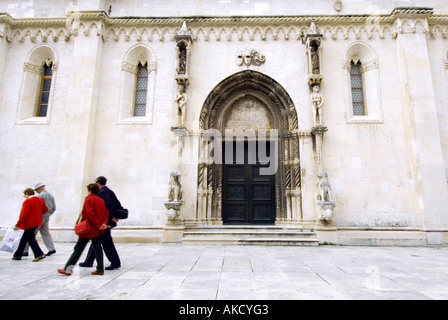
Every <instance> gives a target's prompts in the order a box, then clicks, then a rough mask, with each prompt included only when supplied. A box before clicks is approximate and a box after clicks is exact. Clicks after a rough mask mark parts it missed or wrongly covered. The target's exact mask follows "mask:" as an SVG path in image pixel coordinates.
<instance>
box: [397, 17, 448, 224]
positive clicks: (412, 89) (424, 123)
mask: <svg viewBox="0 0 448 320" xmlns="http://www.w3.org/2000/svg"><path fill="white" fill-rule="evenodd" d="M432 13H433V11H432V9H430V8H397V9H395V10H394V12H393V13H392V15H393V16H395V17H396V20H395V32H396V37H397V54H398V57H397V61H398V66H397V67H398V72H399V74H400V80H401V83H400V84H399V85H400V88H401V95H402V103H403V106H402V110H403V112H404V115H405V121H406V126H405V128H406V135H407V136H406V139H407V145H408V150H409V156H410V159H411V162H412V166H411V168H410V169H411V172H412V178H413V180H414V183H415V185H414V188H415V191H416V195H417V197H416V199H415V201H416V203H415V206H416V208H417V221H418V223H420V224H421V227H424V228H429V229H430V228H436V227H438V228H446V227H447V226H448V211H447V210H446V205H447V203H448V188H447V182H446V172H445V167H444V161H443V153H442V147H441V140H440V139H441V135H440V129H439V123H438V118H437V117H438V116H437V108H436V99H435V94H434V86H433V79H432V76H431V65H430V60H429V54H428V45H427V37H426V33H427V32H428V31H429V28H428V21H427V17H428V16H430V15H431V14H432Z"/></svg>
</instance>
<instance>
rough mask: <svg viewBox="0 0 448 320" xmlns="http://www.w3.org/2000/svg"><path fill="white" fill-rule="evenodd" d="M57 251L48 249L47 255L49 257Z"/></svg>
mask: <svg viewBox="0 0 448 320" xmlns="http://www.w3.org/2000/svg"><path fill="white" fill-rule="evenodd" d="M55 253H56V250H51V251H48V253H47V254H46V256H47V257H48V256H51V255H52V254H55Z"/></svg>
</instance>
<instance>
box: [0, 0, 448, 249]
mask: <svg viewBox="0 0 448 320" xmlns="http://www.w3.org/2000/svg"><path fill="white" fill-rule="evenodd" d="M0 61H2V63H1V64H0V75H1V79H2V81H0V164H1V168H2V169H1V170H0V179H1V182H2V183H1V184H0V212H1V213H0V224H1V225H13V224H15V221H16V220H17V217H18V214H19V211H20V207H21V204H22V201H23V196H22V195H23V194H22V192H23V190H24V189H25V188H27V187H29V186H33V185H34V184H35V183H37V182H44V183H45V184H46V189H47V190H48V191H49V192H51V193H52V194H53V195H54V196H55V199H56V205H57V210H56V212H55V214H54V215H53V216H52V217H51V222H50V227H51V229H52V233H53V236H54V237H55V238H56V240H59V241H72V240H74V238H75V235H74V233H73V225H74V222H75V221H76V218H77V216H78V214H79V212H80V210H81V207H82V204H83V200H84V197H85V196H86V192H87V190H86V185H87V184H88V183H90V182H93V180H94V179H95V178H96V177H97V176H100V175H103V176H106V177H107V179H108V183H107V184H108V186H109V187H110V188H111V189H112V190H114V191H115V193H116V194H117V196H118V197H119V199H120V201H121V202H122V205H123V206H124V207H126V208H128V209H129V218H128V219H127V220H122V221H120V222H119V226H118V227H117V228H115V229H114V232H113V235H114V238H115V239H116V241H128V242H182V243H216V244H261V243H262V244H289V245H294V244H295V245H303V244H307V245H317V244H319V243H320V244H325V243H333V244H348V245H353V244H354V245H359V244H361V245H362V244H365V245H384V244H385V245H427V244H446V243H447V242H448V184H447V178H448V175H447V173H448V4H447V3H446V1H445V0H431V1H420V0H415V1H409V0H408V1H398V0H396V1H385V0H371V1H366V0H359V1H353V0H317V1H305V0H300V1H290V0H277V1H271V0H245V1H236V0H204V1H199V0H197V1H182V0H170V1H157V0H154V1H138V0H126V1H118V0H94V1H90V0H89V1H87V0H74V1H68V0H54V1H45V2H39V1H25V0H23V1H7V0H1V1H0Z"/></svg>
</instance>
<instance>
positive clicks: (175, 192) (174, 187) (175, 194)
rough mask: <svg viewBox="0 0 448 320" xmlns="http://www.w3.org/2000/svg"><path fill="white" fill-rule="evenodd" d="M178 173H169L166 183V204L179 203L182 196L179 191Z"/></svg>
mask: <svg viewBox="0 0 448 320" xmlns="http://www.w3.org/2000/svg"><path fill="white" fill-rule="evenodd" d="M179 177H180V172H179V171H171V173H170V181H169V182H168V187H169V191H168V202H179V201H181V198H182V195H181V190H180V182H179Z"/></svg>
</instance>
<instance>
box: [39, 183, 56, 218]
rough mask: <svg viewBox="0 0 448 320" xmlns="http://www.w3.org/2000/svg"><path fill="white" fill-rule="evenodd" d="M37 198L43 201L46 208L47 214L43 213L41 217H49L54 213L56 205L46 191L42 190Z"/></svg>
mask: <svg viewBox="0 0 448 320" xmlns="http://www.w3.org/2000/svg"><path fill="white" fill-rule="evenodd" d="M38 197H39V198H42V199H44V201H45V204H46V205H47V207H48V211H47V213H44V214H43V216H42V217H49V216H51V215H52V214H53V212H55V211H56V203H55V202H54V197H53V196H52V195H51V194H50V193H49V192H48V191H47V190H42V192H41V193H39V195H38Z"/></svg>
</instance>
